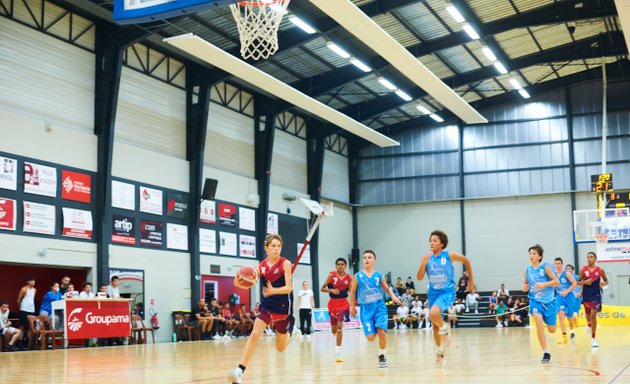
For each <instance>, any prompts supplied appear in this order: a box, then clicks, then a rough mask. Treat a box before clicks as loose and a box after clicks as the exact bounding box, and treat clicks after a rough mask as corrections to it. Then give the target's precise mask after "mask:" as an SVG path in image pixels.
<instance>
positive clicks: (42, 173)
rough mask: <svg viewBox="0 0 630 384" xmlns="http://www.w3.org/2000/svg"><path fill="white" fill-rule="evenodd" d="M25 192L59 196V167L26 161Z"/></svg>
mask: <svg viewBox="0 0 630 384" xmlns="http://www.w3.org/2000/svg"><path fill="white" fill-rule="evenodd" d="M24 192H26V193H32V194H34V195H41V196H48V197H57V169H56V168H53V167H47V166H45V165H40V164H35V163H29V162H24Z"/></svg>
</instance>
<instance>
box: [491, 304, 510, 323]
mask: <svg viewBox="0 0 630 384" xmlns="http://www.w3.org/2000/svg"><path fill="white" fill-rule="evenodd" d="M506 310H507V306H506V305H505V302H500V303H499V305H497V308H496V316H495V317H494V318H495V319H496V321H497V325H496V327H497V328H502V327H503V323H504V321H505V311H506ZM505 326H506V327H507V321H505Z"/></svg>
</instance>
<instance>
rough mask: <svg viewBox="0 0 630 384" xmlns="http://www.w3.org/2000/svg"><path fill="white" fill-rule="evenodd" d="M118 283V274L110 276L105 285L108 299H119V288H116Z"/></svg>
mask: <svg viewBox="0 0 630 384" xmlns="http://www.w3.org/2000/svg"><path fill="white" fill-rule="evenodd" d="M119 284H120V279H119V278H118V276H116V275H114V276H112V278H111V279H110V281H109V285H108V286H107V287H106V292H107V297H109V298H110V299H120V289H119V288H118V285H119Z"/></svg>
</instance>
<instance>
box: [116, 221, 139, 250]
mask: <svg viewBox="0 0 630 384" xmlns="http://www.w3.org/2000/svg"><path fill="white" fill-rule="evenodd" d="M112 243H119V244H130V245H134V244H136V220H135V219H134V218H133V217H127V216H119V215H113V216H112Z"/></svg>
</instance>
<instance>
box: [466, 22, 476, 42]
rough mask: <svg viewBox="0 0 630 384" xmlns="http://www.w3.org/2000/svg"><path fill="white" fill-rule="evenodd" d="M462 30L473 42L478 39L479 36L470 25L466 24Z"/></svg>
mask: <svg viewBox="0 0 630 384" xmlns="http://www.w3.org/2000/svg"><path fill="white" fill-rule="evenodd" d="M462 28H464V31H466V33H467V34H468V36H470V38H471V39H473V40H477V39H479V34H478V33H477V31H475V29H474V28H473V27H472V26H471V25H470V24H468V23H466V24H464V25H463V26H462Z"/></svg>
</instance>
